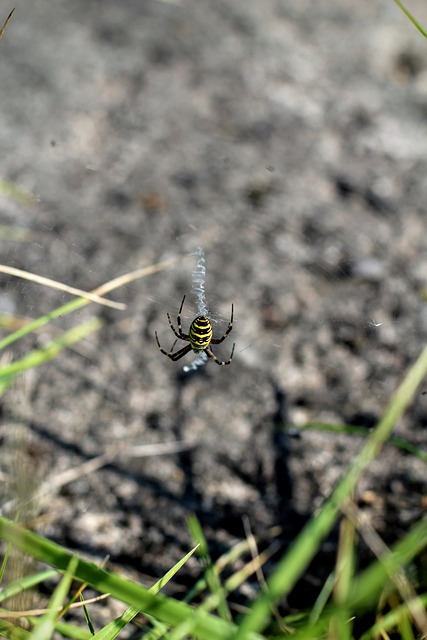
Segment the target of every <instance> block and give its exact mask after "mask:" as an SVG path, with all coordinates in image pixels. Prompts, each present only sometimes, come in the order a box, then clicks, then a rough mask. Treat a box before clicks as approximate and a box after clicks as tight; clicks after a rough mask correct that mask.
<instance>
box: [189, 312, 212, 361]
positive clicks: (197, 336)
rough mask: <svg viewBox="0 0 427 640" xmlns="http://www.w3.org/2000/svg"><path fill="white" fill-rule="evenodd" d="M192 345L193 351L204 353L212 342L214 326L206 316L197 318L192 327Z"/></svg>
mask: <svg viewBox="0 0 427 640" xmlns="http://www.w3.org/2000/svg"><path fill="white" fill-rule="evenodd" d="M189 338H190V344H191V348H192V349H193V351H195V352H196V353H197V352H198V351H203V349H206V347H208V346H209V345H210V342H211V340H212V325H211V323H210V322H209V319H208V318H207V317H206V316H197V318H195V320H193V322H192V323H191V327H190V334H189Z"/></svg>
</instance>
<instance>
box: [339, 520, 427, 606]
mask: <svg viewBox="0 0 427 640" xmlns="http://www.w3.org/2000/svg"><path fill="white" fill-rule="evenodd" d="M426 547H427V521H426V520H423V521H421V522H419V523H417V524H416V525H415V526H414V527H413V528H412V530H411V531H410V532H409V533H408V534H407V535H406V536H405V538H404V539H403V540H399V542H398V543H396V544H395V545H394V546H393V548H392V550H391V552H390V553H389V554H387V555H385V556H384V557H381V559H380V560H378V561H376V562H375V563H373V564H372V565H371V566H370V567H368V568H367V569H365V570H364V571H363V572H362V573H361V574H360V575H359V576H358V578H356V579H355V580H354V582H353V587H352V589H351V593H350V596H349V603H350V605H351V607H352V608H354V609H366V608H367V607H369V606H373V605H374V604H375V602H376V599H377V598H378V594H379V593H380V591H381V589H382V588H383V587H384V583H385V582H386V581H387V580H388V579H389V576H390V575H395V574H396V571H397V570H400V568H401V567H402V566H405V565H407V564H408V563H410V562H411V561H412V560H413V559H414V558H415V557H416V556H417V555H419V554H420V553H421V552H422V551H423V550H424V549H425V548H426Z"/></svg>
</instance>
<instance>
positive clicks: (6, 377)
mask: <svg viewBox="0 0 427 640" xmlns="http://www.w3.org/2000/svg"><path fill="white" fill-rule="evenodd" d="M101 326H102V322H101V320H99V318H90V319H89V320H87V321H86V322H83V323H82V324H79V325H78V326H77V327H74V328H73V329H70V330H69V331H66V332H65V333H63V334H62V335H61V336H60V337H59V338H56V340H53V341H52V342H50V343H49V344H48V345H47V346H46V347H44V348H43V349H35V350H34V351H31V352H30V353H29V354H27V355H26V356H24V357H23V358H21V359H20V360H16V361H15V362H12V363H10V364H6V365H4V366H2V367H1V368H0V394H1V392H2V391H4V389H5V388H6V387H7V386H8V385H9V384H10V383H11V382H12V381H13V380H14V378H16V377H17V376H19V375H21V374H22V373H24V371H27V369H32V368H34V367H38V366H40V365H42V364H45V363H46V362H48V361H49V360H53V359H54V358H56V357H57V356H58V354H59V353H60V352H61V351H62V350H63V349H65V348H66V347H69V346H71V345H72V344H74V343H75V342H78V341H79V340H82V339H83V338H86V337H87V336H88V335H89V334H90V333H93V332H94V331H97V330H98V329H99V328H100V327H101Z"/></svg>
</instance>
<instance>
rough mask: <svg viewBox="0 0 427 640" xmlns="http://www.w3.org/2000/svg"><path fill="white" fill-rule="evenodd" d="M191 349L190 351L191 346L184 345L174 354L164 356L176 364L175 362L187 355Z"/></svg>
mask: <svg viewBox="0 0 427 640" xmlns="http://www.w3.org/2000/svg"><path fill="white" fill-rule="evenodd" d="M191 349H192V347H191V344H187V345H185V347H183V348H182V349H180V350H179V351H177V352H176V353H168V354H166V355H167V356H168V358H170V359H171V360H173V361H174V362H176V361H177V360H181V358H182V357H183V356H185V355H186V354H187V353H189V352H190V351H191Z"/></svg>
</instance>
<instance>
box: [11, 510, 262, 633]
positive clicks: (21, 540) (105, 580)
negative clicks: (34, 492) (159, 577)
mask: <svg viewBox="0 0 427 640" xmlns="http://www.w3.org/2000/svg"><path fill="white" fill-rule="evenodd" d="M0 538H1V539H3V540H5V541H6V542H12V543H13V545H14V546H15V547H17V548H19V549H21V550H22V551H25V552H26V553H28V554H29V555H31V556H33V557H34V558H36V559H38V560H41V561H43V562H45V563H47V564H50V565H51V566H53V567H55V568H56V569H58V570H59V571H65V570H66V569H67V567H68V564H69V562H70V560H71V558H72V557H73V556H72V555H71V554H70V553H68V552H67V551H65V550H64V549H63V548H62V547H60V546H59V545H57V544H55V543H53V542H51V541H49V540H46V539H45V538H42V537H41V536H39V535H37V534H35V533H32V532H30V531H27V530H25V529H22V528H21V527H19V525H16V524H15V523H13V522H11V521H9V520H7V519H6V518H4V517H0ZM75 577H76V579H78V580H80V581H82V582H87V583H88V584H89V585H90V586H92V587H93V588H94V589H96V590H97V591H99V592H100V593H110V594H111V595H112V596H113V597H115V598H117V600H120V601H122V602H125V603H127V604H129V605H132V606H134V607H136V608H138V609H139V610H141V611H143V612H144V613H146V614H149V615H152V616H154V617H155V618H157V619H158V620H161V621H162V622H165V623H166V624H169V625H171V626H176V625H178V624H180V623H181V622H183V621H184V620H187V619H188V618H192V617H193V615H194V614H195V612H194V610H193V609H192V607H190V606H189V605H187V604H185V603H183V602H178V601H176V600H173V599H172V598H167V597H166V596H163V595H161V594H157V595H154V594H152V593H150V592H149V591H148V589H145V588H144V587H143V586H142V585H140V584H136V583H134V582H132V581H130V580H128V579H125V578H122V577H121V576H119V575H117V574H115V573H112V572H108V571H106V570H105V569H100V568H99V567H97V566H96V565H95V564H93V563H91V562H87V561H85V560H82V559H79V561H78V564H77V567H76V570H75ZM235 632H236V626H235V625H234V624H232V623H228V622H225V621H224V620H221V619H219V618H217V617H215V616H212V615H210V614H206V613H201V614H200V615H198V616H197V622H196V624H195V627H194V630H193V635H194V636H195V637H197V638H200V639H201V640H228V638H232V637H233V636H234V634H235ZM259 637H260V636H258V635H257V636H255V634H253V635H252V634H250V635H248V636H247V640H252V639H254V640H255V639H258V640H259Z"/></svg>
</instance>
